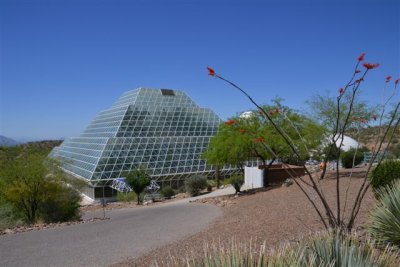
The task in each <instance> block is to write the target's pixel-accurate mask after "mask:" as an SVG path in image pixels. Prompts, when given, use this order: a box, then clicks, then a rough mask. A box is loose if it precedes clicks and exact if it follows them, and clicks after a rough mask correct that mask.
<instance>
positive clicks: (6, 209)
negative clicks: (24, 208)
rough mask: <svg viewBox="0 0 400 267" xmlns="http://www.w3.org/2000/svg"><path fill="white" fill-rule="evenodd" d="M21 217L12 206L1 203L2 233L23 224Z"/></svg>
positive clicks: (0, 220) (0, 226)
mask: <svg viewBox="0 0 400 267" xmlns="http://www.w3.org/2000/svg"><path fill="white" fill-rule="evenodd" d="M19 217H21V216H19V215H18V214H16V211H15V210H14V209H13V207H12V206H10V205H9V204H5V203H0V231H1V230H4V229H7V228H13V227H15V226H17V225H18V223H21V222H20V220H19V219H18V218H19Z"/></svg>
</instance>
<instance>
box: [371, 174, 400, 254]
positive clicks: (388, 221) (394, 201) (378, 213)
mask: <svg viewBox="0 0 400 267" xmlns="http://www.w3.org/2000/svg"><path fill="white" fill-rule="evenodd" d="M377 194H378V196H379V197H378V199H379V202H378V204H377V205H376V207H375V208H374V209H373V210H372V211H371V214H370V223H369V225H368V230H369V232H370V234H371V235H372V236H373V237H374V238H375V239H376V240H377V241H380V242H382V243H386V244H391V245H393V246H396V247H397V248H400V180H396V181H394V182H393V183H391V184H389V185H387V186H385V187H383V188H381V189H378V190H377Z"/></svg>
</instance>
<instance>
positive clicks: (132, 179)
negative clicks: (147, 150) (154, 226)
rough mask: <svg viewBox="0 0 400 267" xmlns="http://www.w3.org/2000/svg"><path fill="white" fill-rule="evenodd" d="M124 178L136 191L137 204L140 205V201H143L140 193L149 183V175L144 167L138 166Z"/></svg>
mask: <svg viewBox="0 0 400 267" xmlns="http://www.w3.org/2000/svg"><path fill="white" fill-rule="evenodd" d="M125 180H126V182H127V183H128V185H129V186H130V187H132V189H133V191H134V192H135V193H136V196H137V204H138V205H140V203H142V202H143V199H142V198H141V196H140V195H141V194H142V193H143V192H144V190H145V189H146V187H147V186H149V185H150V182H151V180H150V175H149V174H148V172H147V170H146V169H145V168H143V167H139V168H138V169H136V170H134V171H131V172H129V173H127V174H126V177H125Z"/></svg>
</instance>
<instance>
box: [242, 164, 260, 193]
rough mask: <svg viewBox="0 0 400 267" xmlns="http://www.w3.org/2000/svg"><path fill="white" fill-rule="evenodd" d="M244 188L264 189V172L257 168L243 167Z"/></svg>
mask: <svg viewBox="0 0 400 267" xmlns="http://www.w3.org/2000/svg"><path fill="white" fill-rule="evenodd" d="M244 186H245V187H246V188H260V187H264V170H263V169H262V170H260V169H259V168H258V167H244Z"/></svg>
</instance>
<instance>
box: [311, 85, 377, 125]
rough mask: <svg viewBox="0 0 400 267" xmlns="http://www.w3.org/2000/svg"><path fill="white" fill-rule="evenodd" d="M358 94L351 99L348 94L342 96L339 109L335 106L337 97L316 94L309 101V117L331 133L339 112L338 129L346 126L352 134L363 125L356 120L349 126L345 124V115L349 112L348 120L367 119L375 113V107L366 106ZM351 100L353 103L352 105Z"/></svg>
mask: <svg viewBox="0 0 400 267" xmlns="http://www.w3.org/2000/svg"><path fill="white" fill-rule="evenodd" d="M359 95H360V93H359V92H357V93H356V97H355V98H353V97H352V95H350V94H343V97H342V99H341V102H340V103H339V109H338V106H337V97H335V96H330V95H322V94H316V95H314V96H313V97H312V98H311V99H310V100H309V101H307V105H308V106H309V108H310V110H311V113H310V117H312V118H314V119H315V120H316V121H318V122H320V123H321V124H322V125H324V126H325V127H326V128H327V129H328V130H329V132H333V131H334V130H335V127H336V126H337V118H338V110H339V127H343V125H345V124H347V125H346V126H347V130H348V131H350V132H352V131H354V129H355V128H357V127H359V126H361V125H363V124H360V123H359V121H358V120H354V121H351V123H350V124H348V123H346V122H345V120H346V117H347V113H348V112H349V110H350V109H351V110H350V114H349V117H350V118H358V119H367V120H369V119H370V118H371V116H372V115H373V114H374V113H375V110H376V107H371V106H368V104H367V103H366V102H365V101H363V100H361V99H360V98H359ZM352 100H353V103H352ZM350 105H351V108H350Z"/></svg>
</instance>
